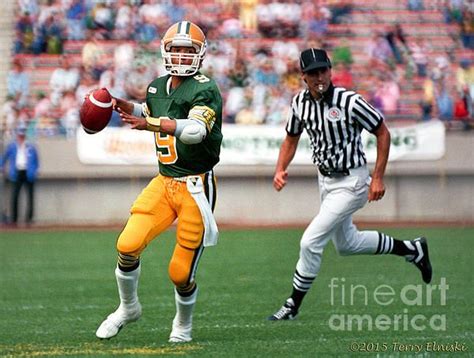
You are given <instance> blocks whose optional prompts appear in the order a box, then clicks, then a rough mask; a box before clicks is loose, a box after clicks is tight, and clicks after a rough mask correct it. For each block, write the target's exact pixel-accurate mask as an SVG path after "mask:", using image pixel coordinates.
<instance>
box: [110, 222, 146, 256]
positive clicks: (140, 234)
mask: <svg viewBox="0 0 474 358" xmlns="http://www.w3.org/2000/svg"><path fill="white" fill-rule="evenodd" d="M152 230H153V217H152V216H150V215H143V214H133V215H132V216H131V217H130V219H129V220H128V222H127V225H126V226H125V228H124V229H123V231H122V232H121V233H120V236H119V238H118V240H117V251H118V252H120V253H122V254H124V255H130V256H136V257H138V256H140V254H141V253H142V251H143V250H144V249H145V247H146V245H147V244H148V242H149V241H151V239H152V238H153V231H152Z"/></svg>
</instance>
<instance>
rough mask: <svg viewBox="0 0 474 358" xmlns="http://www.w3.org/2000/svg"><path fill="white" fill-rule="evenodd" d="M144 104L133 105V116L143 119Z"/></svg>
mask: <svg viewBox="0 0 474 358" xmlns="http://www.w3.org/2000/svg"><path fill="white" fill-rule="evenodd" d="M142 111H143V109H142V104H141V103H133V111H132V115H133V116H135V117H141V116H142V113H143V112H142Z"/></svg>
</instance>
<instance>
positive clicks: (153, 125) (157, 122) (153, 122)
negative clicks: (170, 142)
mask: <svg viewBox="0 0 474 358" xmlns="http://www.w3.org/2000/svg"><path fill="white" fill-rule="evenodd" d="M162 118H166V117H158V118H156V117H150V116H147V117H146V129H147V130H149V131H152V132H159V131H160V128H161V119H162Z"/></svg>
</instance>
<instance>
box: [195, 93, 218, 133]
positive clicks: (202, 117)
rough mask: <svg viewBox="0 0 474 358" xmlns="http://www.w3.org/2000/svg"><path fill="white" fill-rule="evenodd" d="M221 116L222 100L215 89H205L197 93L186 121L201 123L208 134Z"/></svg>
mask: <svg viewBox="0 0 474 358" xmlns="http://www.w3.org/2000/svg"><path fill="white" fill-rule="evenodd" d="M221 116H222V98H221V95H220V93H219V90H218V89H217V87H207V88H204V89H202V90H200V91H197V93H196V96H195V97H194V100H193V103H192V105H191V109H190V110H189V113H188V119H194V120H197V121H200V122H202V123H203V124H204V125H205V126H206V129H207V132H208V133H209V132H211V130H212V127H213V126H214V124H215V123H216V121H218V120H220V118H221Z"/></svg>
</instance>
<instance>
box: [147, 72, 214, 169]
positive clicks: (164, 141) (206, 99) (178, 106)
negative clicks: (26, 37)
mask: <svg viewBox="0 0 474 358" xmlns="http://www.w3.org/2000/svg"><path fill="white" fill-rule="evenodd" d="M169 79H170V76H169V75H167V76H163V77H159V78H157V79H155V80H154V81H153V82H151V83H150V84H149V86H148V88H147V96H146V104H147V106H148V109H149V111H150V115H151V116H152V117H169V118H171V119H175V120H180V119H194V120H199V121H201V122H203V123H204V124H205V125H206V129H207V136H206V138H205V139H204V140H203V141H202V142H201V143H197V144H184V143H182V142H181V141H180V140H178V139H177V138H176V137H174V136H172V135H168V134H164V133H155V145H156V154H157V156H158V161H159V168H160V173H161V174H162V175H165V176H169V177H181V176H186V175H195V174H202V173H205V172H207V171H209V170H211V169H212V168H213V167H214V166H215V165H216V164H217V163H218V162H219V153H220V148H221V142H222V133H221V127H222V97H221V94H220V92H219V89H218V87H217V85H216V83H215V82H214V81H213V80H212V79H210V78H208V77H206V76H204V75H203V74H201V73H199V72H198V73H197V74H196V75H194V76H190V77H187V78H185V79H184V81H183V82H182V83H181V84H180V85H179V86H178V87H177V88H175V89H172V90H170V93H169V94H168V89H167V87H168V80H169Z"/></svg>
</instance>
